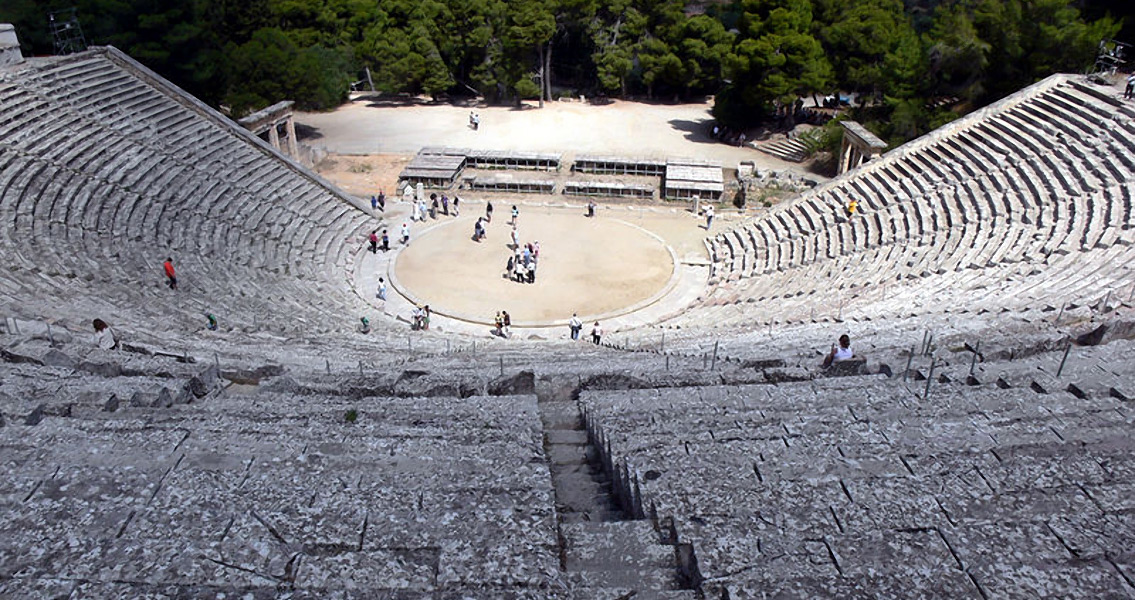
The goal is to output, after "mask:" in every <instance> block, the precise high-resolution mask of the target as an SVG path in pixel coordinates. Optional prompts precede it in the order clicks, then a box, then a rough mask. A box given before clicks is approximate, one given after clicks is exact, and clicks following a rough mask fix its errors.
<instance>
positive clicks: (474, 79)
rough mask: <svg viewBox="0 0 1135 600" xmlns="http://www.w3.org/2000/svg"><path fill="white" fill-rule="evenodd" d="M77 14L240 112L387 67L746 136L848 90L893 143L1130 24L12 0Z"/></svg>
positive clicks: (957, 11) (979, 3) (943, 4)
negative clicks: (641, 108)
mask: <svg viewBox="0 0 1135 600" xmlns="http://www.w3.org/2000/svg"><path fill="white" fill-rule="evenodd" d="M927 1H929V4H927ZM1110 1H1111V4H1112V5H1114V6H1117V7H1123V6H1125V4H1124V2H1126V1H1127V0H1110ZM72 6H74V7H76V8H77V11H78V16H79V19H80V22H81V24H82V27H83V30H84V32H85V34H86V38H87V41H88V43H90V44H98V45H102V44H109V45H113V46H116V47H118V48H120V49H122V50H124V51H125V52H127V53H128V54H130V55H131V56H133V57H135V58H136V59H138V60H139V61H141V62H143V63H145V64H146V65H148V66H150V67H151V68H153V69H154V70H156V71H158V72H159V73H161V74H162V75H164V76H165V77H167V78H169V79H171V80H172V81H174V82H175V83H177V84H179V85H181V86H182V87H184V88H186V89H187V90H188V91H190V92H191V93H193V94H194V95H196V96H198V97H199V98H201V99H202V100H204V101H206V102H208V103H210V104H212V105H214V106H219V105H222V104H223V105H226V106H228V107H230V108H231V110H232V112H233V114H235V115H240V114H243V113H245V112H248V111H250V110H254V109H256V108H260V107H262V106H265V105H268V104H271V103H273V102H276V101H278V100H281V99H294V100H296V102H297V104H298V105H299V106H300V107H301V108H305V109H327V108H331V107H333V106H335V105H337V104H339V103H340V102H342V101H343V100H345V98H346V92H347V89H348V86H349V84H350V82H352V81H355V80H357V79H360V78H361V77H362V75H361V74H362V73H363V70H364V68H369V69H370V72H371V74H372V77H373V80H374V84H375V86H376V87H377V88H378V89H380V90H382V91H384V92H391V93H395V92H407V93H411V94H428V95H431V96H434V97H439V96H442V95H473V94H477V95H481V96H483V97H484V98H485V99H486V101H488V102H491V103H509V102H519V101H520V100H521V99H539V100H541V101H543V100H545V99H552V98H554V97H556V95H558V94H561V93H574V94H579V93H584V94H588V95H591V96H594V95H601V96H603V95H606V96H615V97H635V98H645V99H652V100H662V101H671V100H688V99H701V98H703V97H705V96H706V95H714V96H715V97H716V102H715V105H714V109H713V112H714V116H715V117H716V118H717V119H718V120H719V121H721V122H722V123H723V124H725V125H727V126H730V127H746V126H750V125H753V124H755V123H758V122H760V121H762V120H765V119H768V118H769V117H771V116H772V115H773V114H775V111H776V109H777V107H779V106H784V105H790V104H791V103H792V102H794V101H795V100H796V99H797V98H799V97H812V96H815V95H827V94H831V93H834V92H836V91H837V90H838V91H843V92H851V93H855V94H856V95H857V96H858V97H859V98H860V99H861V103H862V105H861V106H857V107H856V109H855V110H856V111H857V114H856V117H857V118H859V119H861V120H863V121H865V122H866V123H867V124H868V126H869V127H871V128H872V129H874V130H875V131H877V132H879V133H880V134H881V135H883V136H884V137H885V138H887V139H889V140H891V141H892V142H897V141H902V140H905V139H910V138H912V137H914V136H917V135H920V134H922V133H925V132H926V131H928V130H930V129H932V128H934V127H936V126H938V125H940V124H941V123H943V122H946V121H948V120H950V119H952V118H956V116H957V115H958V114H959V113H960V112H965V111H966V110H971V109H973V108H976V107H979V106H981V105H983V104H986V103H989V102H991V101H993V100H996V99H997V98H1000V97H1002V96H1004V95H1006V94H1008V93H1011V92H1013V91H1015V90H1017V89H1019V88H1021V87H1023V86H1025V85H1027V84H1029V83H1032V82H1033V81H1036V80H1038V79H1040V78H1042V77H1045V76H1047V75H1049V74H1051V73H1053V72H1057V71H1068V72H1080V71H1083V70H1084V69H1085V68H1087V67H1089V66H1091V65H1092V63H1093V60H1094V57H1095V53H1096V49H1097V45H1098V44H1099V42H1100V40H1102V39H1107V38H1113V37H1115V36H1116V35H1117V34H1118V33H1119V31H1120V28H1121V27H1122V26H1123V23H1122V19H1120V18H1118V17H1116V16H1112V14H1110V13H1109V12H1107V10H1106V9H1108V8H1110V5H1109V4H1108V0H1099V1H1098V2H1095V3H1093V2H1090V1H1088V2H1084V1H1083V0H1081V1H1076V0H941V1H940V2H935V1H934V0H922V2H919V1H918V0H908V1H907V3H906V4H904V2H903V1H902V0H732V1H728V2H708V3H697V4H695V3H693V2H687V1H686V0H179V1H177V2H168V1H166V0H59V1H57V0H46V1H44V0H4V2H3V3H2V4H0V22H12V23H14V24H15V25H16V26H17V30H18V33H19V35H20V36H21V43H22V44H23V46H24V51H25V52H26V53H34V54H49V53H51V51H52V39H51V34H50V30H49V28H48V23H47V14H48V13H49V12H51V11H53V10H60V9H64V8H69V7H72Z"/></svg>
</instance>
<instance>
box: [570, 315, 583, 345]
mask: <svg viewBox="0 0 1135 600" xmlns="http://www.w3.org/2000/svg"><path fill="white" fill-rule="evenodd" d="M568 329H570V330H571V339H573V340H578V339H579V332H580V331H582V330H583V321H580V320H579V317H578V316H576V314H575V313H571V320H570V321H568Z"/></svg>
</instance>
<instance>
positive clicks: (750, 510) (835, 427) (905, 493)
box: [581, 379, 1135, 595]
mask: <svg viewBox="0 0 1135 600" xmlns="http://www.w3.org/2000/svg"><path fill="white" fill-rule="evenodd" d="M848 383H850V384H851V385H850V389H845V390H842V391H841V390H840V389H839V387H838V385H839V384H843V385H844V386H847V384H848ZM805 386H807V387H805ZM801 388H803V389H801ZM775 389H776V390H777V392H776V394H775V396H776V397H766V398H761V397H759V396H765V394H755V395H756V396H758V397H756V398H752V397H750V398H746V397H745V396H746V395H747V394H748V395H749V396H752V395H754V394H753V393H752V392H751V391H739V392H738V391H737V390H736V389H735V388H716V389H709V388H703V389H702V390H700V391H699V392H698V393H697V394H690V390H681V391H680V392H681V395H680V396H679V390H673V391H671V390H650V391H639V392H631V393H621V394H618V395H616V394H601V393H591V392H588V393H585V394H584V395H583V396H582V397H581V402H582V403H583V406H584V408H585V410H586V411H587V412H588V415H589V422H590V423H591V425H592V427H601V429H602V431H601V432H600V433H599V434H598V435H599V437H600V439H601V440H602V441H603V442H604V443H605V444H606V447H607V448H608V451H609V452H610V454H611V457H610V458H611V459H612V460H614V461H615V462H625V463H626V464H628V465H629V472H630V473H633V474H635V475H636V485H635V488H636V490H638V492H637V493H638V494H639V495H640V498H641V501H643V502H645V503H649V504H650V505H651V506H652V507H653V508H654V510H655V511H657V512H658V514H659V515H660V516H666V517H672V518H673V519H674V521H675V524H676V526H677V529H678V532H679V536H680V537H681V538H682V539H683V540H684V541H689V542H692V543H693V545H694V549H695V552H696V553H697V554H698V561H699V566H700V567H701V571H702V575H703V576H705V577H707V579H710V580H716V581H717V583H718V585H737V586H739V587H735V588H733V589H734V590H735V591H736V590H740V589H744V587H745V586H746V585H748V584H749V583H751V582H750V581H749V580H747V579H746V578H745V576H741V577H740V578H738V577H737V575H736V574H737V573H743V572H748V571H749V570H753V572H760V573H764V574H765V580H764V581H765V582H766V583H767V584H768V585H771V586H773V587H778V586H783V585H785V584H786V578H787V579H788V580H790V579H791V578H793V577H797V576H798V571H797V570H794V569H784V570H781V568H778V567H777V565H776V562H775V561H774V562H772V563H769V562H767V561H768V557H777V556H781V557H783V556H798V557H804V556H807V555H809V554H812V552H809V548H810V547H811V546H810V545H814V546H815V548H814V549H813V550H814V553H815V555H816V556H817V557H819V558H823V559H826V561H827V562H824V561H821V563H816V561H814V560H813V561H807V560H805V562H811V563H812V564H813V565H816V564H827V565H828V568H829V569H830V574H831V575H833V576H834V578H835V579H841V580H842V579H851V580H853V581H854V583H855V585H859V586H862V585H865V584H868V583H870V582H871V580H870V578H867V577H865V574H866V572H867V571H870V572H872V573H874V575H875V576H876V577H881V578H883V579H888V578H889V579H891V580H892V581H897V580H902V579H904V578H906V577H908V576H912V575H913V574H914V573H911V572H908V571H909V570H910V569H911V565H912V563H911V561H912V560H922V561H927V560H930V558H931V557H930V556H929V555H927V544H928V543H929V540H932V541H933V545H935V546H937V551H938V552H939V554H940V555H941V558H942V560H939V559H937V558H935V559H933V561H932V564H933V565H937V566H936V567H934V568H932V569H930V571H927V568H928V566H927V565H924V564H921V563H920V566H919V567H918V568H916V569H914V570H915V571H918V572H921V573H923V574H924V575H925V574H926V573H927V572H935V570H936V569H943V570H945V571H950V570H951V569H956V568H965V567H972V566H977V565H983V564H984V565H989V568H988V569H984V570H981V571H980V572H981V573H983V574H985V575H987V576H993V575H996V574H998V573H1004V572H1013V570H1015V569H1022V568H1028V565H1029V564H1032V563H1031V562H1028V561H1033V560H1049V559H1050V560H1052V561H1055V562H1058V563H1062V564H1063V563H1067V562H1068V561H1070V560H1071V559H1073V558H1076V557H1077V555H1076V554H1075V553H1072V554H1069V551H1068V543H1067V539H1061V538H1062V534H1070V533H1071V532H1073V531H1077V530H1079V531H1083V529H1082V527H1084V526H1088V527H1091V528H1095V529H1099V530H1103V529H1106V528H1107V527H1110V526H1114V525H1116V524H1119V525H1121V527H1120V528H1119V529H1118V530H1115V531H1114V533H1116V534H1117V535H1115V536H1114V537H1111V538H1110V539H1101V538H1098V537H1096V538H1094V540H1095V543H1094V545H1095V546H1096V547H1098V548H1099V551H1100V552H1101V553H1104V552H1111V553H1114V555H1115V556H1125V557H1126V556H1128V550H1127V548H1128V544H1129V537H1128V536H1129V535H1131V534H1132V533H1135V528H1132V526H1131V525H1132V523H1131V522H1130V520H1129V519H1127V518H1126V517H1125V515H1128V514H1129V511H1127V510H1126V508H1125V504H1124V502H1123V501H1119V502H1116V501H1114V500H1112V499H1113V498H1117V496H1116V494H1122V493H1123V492H1122V490H1124V489H1126V487H1127V484H1126V483H1125V482H1123V481H1122V479H1123V477H1124V476H1123V475H1121V473H1126V472H1127V471H1126V470H1127V469H1130V468H1133V467H1135V463H1133V462H1132V461H1131V460H1130V459H1129V458H1126V457H1125V456H1124V454H1125V452H1127V449H1126V448H1127V446H1128V445H1129V444H1130V442H1129V441H1124V440H1126V439H1127V438H1126V435H1127V433H1129V431H1130V428H1131V427H1132V426H1133V423H1132V420H1131V418H1130V417H1127V416H1125V415H1124V414H1123V411H1122V405H1121V404H1119V403H1117V402H1110V403H1109V402H1108V401H1107V400H1106V399H1105V400H1103V401H1098V402H1097V401H1094V400H1093V401H1092V402H1083V401H1081V400H1080V399H1078V398H1076V397H1074V396H1072V395H1071V394H1056V395H1052V394H1050V395H1048V396H1043V397H1042V396H1038V395H1037V394H1035V393H1033V392H1031V391H1028V390H1023V391H1021V390H985V389H984V388H983V389H982V392H981V393H980V394H975V393H974V392H973V391H968V392H962V391H961V390H953V391H945V392H939V394H938V395H936V396H932V397H931V398H930V399H929V400H928V401H926V400H924V401H921V402H920V401H918V400H917V399H915V398H913V394H910V395H909V396H908V394H909V392H907V391H904V390H902V389H901V388H900V387H898V386H895V387H893V388H892V390H893V391H892V392H890V393H888V392H887V391H886V390H884V389H881V388H880V387H879V386H876V385H874V384H872V391H870V392H867V393H864V390H862V389H860V386H857V385H855V382H849V381H847V380H846V379H841V380H839V381H838V382H834V381H833V382H831V383H829V384H827V385H826V386H823V387H821V388H816V387H815V384H814V383H813V384H791V385H787V386H783V385H782V386H777V388H775ZM715 390H716V391H715ZM732 392H738V393H732ZM801 392H802V393H801ZM794 395H798V396H799V397H798V398H795V399H794V398H793V396H794ZM904 396H905V398H904ZM695 398H696V400H694V399H695ZM864 398H867V400H864ZM778 399H780V400H782V401H788V404H784V405H780V404H778V403H777V400H778ZM691 400H693V401H692V402H691ZM817 401H818V402H820V405H819V407H818V409H817V408H814V406H816V405H815V402H817ZM825 401H826V402H825ZM643 402H645V404H644V403H643ZM840 403H843V404H844V405H845V406H843V407H839V406H838V405H839V404H840ZM928 403H929V404H928ZM742 406H748V407H749V408H747V409H745V408H742ZM828 406H832V407H833V408H834V409H836V411H835V412H832V413H830V415H829V416H822V415H823V414H824V413H822V412H821V413H819V414H817V412H816V411H817V410H821V411H822V410H825V409H826V407H828ZM872 407H874V408H875V411H876V412H872V411H871V410H870V409H871V408H872ZM932 407H943V408H946V409H947V410H950V411H953V410H956V409H957V408H963V407H964V410H965V412H964V413H962V414H960V415H959V416H961V417H962V418H946V419H942V418H940V417H939V415H938V414H937V411H935V410H927V409H928V408H932ZM955 407H956V408H955ZM777 409H780V411H781V412H780V413H779V414H780V415H782V417H781V418H782V423H783V425H784V427H783V428H782V431H781V432H780V433H779V434H778V433H776V432H775V427H769V428H767V429H764V431H765V434H764V435H765V437H764V438H761V437H758V438H757V439H753V438H750V437H749V436H750V435H752V434H753V433H756V434H757V435H758V436H760V435H761V434H760V431H761V429H759V428H758V429H756V430H754V428H753V426H752V425H750V424H749V423H748V422H747V420H746V419H747V417H746V415H747V414H751V415H752V416H753V417H755V418H757V419H760V420H762V421H758V422H768V423H769V424H770V425H775V421H776V417H775V416H772V415H773V414H774V413H768V412H766V411H770V410H771V411H775V410H777ZM840 409H842V410H843V416H841V414H840ZM1116 409H1119V410H1116ZM739 410H740V411H747V412H738V411H739ZM878 411H882V412H878ZM947 414H952V413H947ZM647 415H649V418H650V419H651V420H649V421H647V420H645V419H646V418H647ZM707 417H712V418H715V419H716V421H717V422H718V423H719V424H720V426H721V429H719V430H716V431H714V434H715V435H713V436H705V435H699V436H698V438H697V441H687V440H689V439H690V436H694V435H697V433H698V432H699V431H704V430H705V427H706V423H705V420H706V418H707ZM769 417H771V421H770V419H769ZM880 418H882V419H884V420H883V421H881V422H880V421H878V420H877V419H880ZM654 423H656V424H657V425H653V424H654ZM675 432H677V435H675ZM687 432H688V433H687ZM594 433H595V432H594V431H593V434H594ZM864 435H866V436H867V437H863V436H864ZM880 440H881V441H880ZM947 440H948V441H947ZM801 449H802V450H803V452H802V453H801V452H800V450H801ZM1053 456H1059V457H1060V460H1053ZM1111 460H1117V461H1118V462H1117V463H1115V470H1111V469H1105V468H1102V467H1101V465H1103V464H1109V463H1108V462H1107V461H1111ZM1115 519H1119V522H1116V521H1115ZM1065 523H1068V524H1069V525H1070V526H1071V528H1070V529H1065V527H1064V524H1065ZM1054 524H1058V525H1054ZM990 527H993V528H994V531H997V530H1000V531H1004V532H1005V534H1006V535H1012V536H1015V537H1011V538H1003V540H1009V539H1012V540H1014V545H1012V546H1011V547H1014V548H1015V549H1016V550H1021V551H1020V552H1015V553H1004V552H998V551H996V550H998V549H1002V548H1004V547H1005V546H1004V544H1003V543H996V542H1001V541H1003V540H995V539H994V538H993V537H992V534H991V532H990ZM1053 527H1055V529H1050V528H1053ZM1038 528H1039V529H1041V530H1043V531H1044V532H1045V533H1044V534H1043V535H1042V536H1039V537H1038V536H1036V535H1027V534H1025V533H1024V532H1026V531H1033V530H1035V529H1038ZM913 532H926V533H927V534H928V536H929V537H928V538H927V540H924V541H920V542H918V543H913V544H911V545H908V544H907V541H908V536H910V535H922V534H921V533H913ZM979 532H984V533H983V535H978V534H979ZM1017 532H1020V533H1017ZM882 540H889V541H888V542H886V543H884V544H882V545H881V546H880V542H881V541H882ZM1025 540H1029V541H1031V543H1032V544H1034V545H1035V544H1037V543H1038V542H1039V541H1041V540H1043V541H1044V543H1045V545H1046V548H1047V549H1048V551H1047V552H1035V553H1034V552H1029V551H1023V548H1022V547H1021V546H1020V545H1019V543H1020V542H1022V541H1025ZM791 548H795V550H791ZM868 548H875V549H876V551H871V550H869V549H868ZM884 549H886V550H888V551H890V552H897V553H898V554H899V555H901V556H903V557H904V558H903V559H901V560H894V559H889V558H888V556H891V555H890V554H888V553H887V552H883V553H882V554H879V552H882V551H883V550H884ZM1026 556H1027V557H1028V559H1027V560H1026V559H1024V558H1023V557H1026ZM1125 560H1126V559H1125ZM857 561H859V562H857ZM974 561H976V564H975V562H974ZM855 565H858V566H855ZM784 566H785V565H784V564H781V565H780V567H784ZM798 566H799V565H798ZM1067 567H1068V565H1067V564H1066V565H1065V566H1064V567H1061V568H1062V569H1064V568H1067ZM813 570H814V569H813ZM932 577H935V576H932ZM989 581H997V580H996V578H993V579H990V580H989ZM939 583H940V582H939ZM1063 584H1064V585H1065V587H1063V588H1060V591H1062V592H1068V593H1072V594H1073V595H1076V594H1077V593H1092V592H1094V591H1096V590H1097V589H1104V590H1109V591H1110V590H1113V589H1122V586H1123V585H1124V584H1123V581H1122V578H1121V577H1113V578H1112V580H1109V582H1108V583H1107V584H1106V585H1103V586H1102V587H1099V586H1100V585H1101V584H1100V581H1099V580H1098V579H1091V578H1082V577H1076V578H1072V579H1068V580H1065V581H1064V582H1063ZM989 585H993V584H992V583H991V584H989ZM869 589H870V588H869ZM875 591H876V592H878V590H875ZM973 591H974V590H972V589H971V590H970V592H971V595H973V594H972V592H973Z"/></svg>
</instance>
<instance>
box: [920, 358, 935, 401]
mask: <svg viewBox="0 0 1135 600" xmlns="http://www.w3.org/2000/svg"><path fill="white" fill-rule="evenodd" d="M934 362H935V360H934V359H933V358H931V359H930V373H928V374H927V375H926V391H925V392H923V393H922V401H923V402H925V401H926V399H927V398H929V397H930V384H931V383H933V382H934Z"/></svg>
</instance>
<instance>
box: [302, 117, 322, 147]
mask: <svg viewBox="0 0 1135 600" xmlns="http://www.w3.org/2000/svg"><path fill="white" fill-rule="evenodd" d="M322 138H323V134H322V133H321V132H320V131H319V129H317V128H315V127H312V126H311V125H304V124H303V123H300V122H298V121H297V122H296V139H297V140H298V141H301V142H302V141H305V140H318V139H322Z"/></svg>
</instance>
